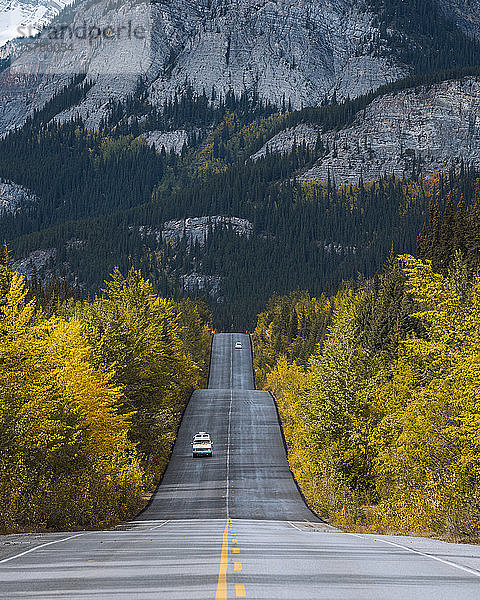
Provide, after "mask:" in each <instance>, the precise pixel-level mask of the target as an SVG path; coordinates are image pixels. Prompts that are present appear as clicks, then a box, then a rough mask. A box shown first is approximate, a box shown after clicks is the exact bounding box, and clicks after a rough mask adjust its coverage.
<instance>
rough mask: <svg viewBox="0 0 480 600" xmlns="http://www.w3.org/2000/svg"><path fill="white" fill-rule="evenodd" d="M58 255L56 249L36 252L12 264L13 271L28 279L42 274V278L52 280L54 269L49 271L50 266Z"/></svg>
mask: <svg viewBox="0 0 480 600" xmlns="http://www.w3.org/2000/svg"><path fill="white" fill-rule="evenodd" d="M56 255H57V250H56V249H55V248H46V249H44V250H35V251H34V252H31V253H30V254H29V255H28V256H26V257H25V258H21V259H19V260H16V261H15V262H13V263H12V269H13V270H14V271H17V273H21V274H22V275H25V276H26V277H32V276H33V275H34V274H38V273H40V274H41V275H42V278H44V279H50V278H51V277H53V269H52V270H51V269H49V268H48V266H49V264H50V263H51V262H52V261H54V259H55V257H56Z"/></svg>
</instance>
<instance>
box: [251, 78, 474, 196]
mask: <svg viewBox="0 0 480 600" xmlns="http://www.w3.org/2000/svg"><path fill="white" fill-rule="evenodd" d="M318 133H319V132H318V130H316V129H315V128H314V127H309V128H306V127H305V126H299V127H298V128H295V129H291V130H289V131H287V132H282V133H280V134H279V135H278V136H276V138H274V139H272V140H271V141H270V142H269V145H270V147H271V148H272V149H275V148H278V147H280V146H283V147H284V148H285V149H288V148H289V147H291V146H292V145H293V143H294V141H297V143H300V141H303V140H305V142H306V143H307V144H309V145H313V144H315V143H318V142H317V136H318ZM307 134H308V135H307ZM320 139H321V143H322V145H323V147H324V148H325V155H324V156H323V158H321V159H320V160H319V161H318V162H317V164H316V165H315V166H314V167H313V168H311V169H310V170H308V171H307V172H306V173H305V174H304V175H303V176H302V179H303V180H304V181H319V180H325V181H326V180H327V179H328V177H329V176H330V178H331V180H332V182H334V183H336V184H338V185H341V184H349V183H358V181H359V180H360V179H363V180H364V181H372V180H376V179H378V178H379V177H381V176H382V175H385V174H394V175H396V176H398V177H403V176H407V177H410V176H416V175H417V174H419V173H423V174H428V173H432V172H434V171H446V170H448V169H449V168H450V167H452V166H453V167H458V166H459V165H460V164H461V162H462V161H463V162H465V163H467V164H471V165H473V166H476V167H480V81H479V80H478V79H472V78H467V79H464V80H462V81H450V82H444V83H441V84H438V85H434V86H431V87H421V88H416V89H411V90H407V91H404V92H401V93H398V94H389V95H386V96H383V97H381V98H378V99H377V100H375V101H374V102H372V103H371V104H370V105H369V106H368V107H367V108H366V110H365V111H364V112H363V111H362V112H361V113H360V114H358V115H357V118H356V119H355V121H354V123H353V124H352V125H351V126H350V127H347V128H346V129H342V130H340V131H328V132H326V133H324V134H322V135H321V136H320ZM263 151H264V150H263ZM259 154H261V153H259Z"/></svg>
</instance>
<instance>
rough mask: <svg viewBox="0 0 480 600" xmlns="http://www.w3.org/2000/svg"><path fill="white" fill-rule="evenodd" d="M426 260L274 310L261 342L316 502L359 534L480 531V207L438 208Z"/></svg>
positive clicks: (299, 472)
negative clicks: (479, 436)
mask: <svg viewBox="0 0 480 600" xmlns="http://www.w3.org/2000/svg"><path fill="white" fill-rule="evenodd" d="M430 217H431V218H430V223H431V224H430V226H429V227H428V228H425V229H424V231H423V233H422V235H421V236H420V237H419V241H418V255H419V256H421V258H418V259H417V258H414V257H412V256H410V255H401V256H398V257H396V256H394V255H391V256H390V259H389V260H388V261H387V262H386V264H385V266H384V269H383V271H382V272H380V273H378V274H377V275H375V277H373V278H371V279H368V280H361V279H360V280H357V281H354V282H351V283H350V284H349V285H344V286H343V288H342V289H341V290H340V291H338V292H337V293H336V294H335V295H331V296H326V295H322V296H320V297H318V298H312V297H310V295H309V294H308V293H307V292H299V291H298V292H294V293H291V294H290V295H289V296H285V297H276V298H272V300H271V301H270V303H269V305H268V307H267V310H266V311H265V312H264V313H262V314H261V315H260V316H259V320H258V324H257V327H256V329H255V333H254V343H255V348H256V368H257V378H258V381H259V382H260V383H262V384H263V385H264V386H265V387H266V388H267V389H269V390H271V391H272V392H273V394H274V396H275V398H276V400H277V403H278V406H279V410H280V414H281V418H282V421H283V426H284V431H285V436H286V439H287V444H288V448H289V461H290V465H291V468H292V470H293V472H294V473H295V476H296V477H297V480H298V481H299V483H300V485H301V487H302V489H303V491H304V493H305V495H306V497H307V499H308V500H309V502H310V504H311V505H312V506H313V507H314V508H315V509H316V510H317V512H318V513H320V514H321V515H322V516H324V517H326V518H329V519H331V520H332V521H334V522H337V523H339V524H340V525H343V526H345V527H347V528H352V527H353V528H354V529H357V530H367V531H379V532H385V531H391V530H395V531H401V532H404V533H409V532H417V533H423V534H425V533H427V534H430V533H435V534H441V535H444V536H448V537H450V538H470V539H477V538H478V536H479V533H480V530H479V517H480V505H479V502H478V498H479V493H480V484H479V473H478V468H479V467H478V450H479V449H478V423H479V418H480V413H479V407H478V397H479V392H480V389H479V382H480V379H479V376H478V373H479V357H480V345H479V344H480V329H479V323H480V314H479V306H480V302H479V301H480V272H479V264H478V255H479V254H478V240H479V237H478V233H477V230H478V222H479V221H478V204H472V205H470V206H469V207H468V208H467V207H466V206H465V204H464V200H463V197H462V195H461V194H455V195H452V194H448V197H447V202H446V204H445V206H444V207H443V208H440V207H439V203H438V202H433V203H432V205H431V215H430Z"/></svg>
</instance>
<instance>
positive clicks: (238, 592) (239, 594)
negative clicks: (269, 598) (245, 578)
mask: <svg viewBox="0 0 480 600" xmlns="http://www.w3.org/2000/svg"><path fill="white" fill-rule="evenodd" d="M246 595H247V594H246V592H245V586H244V585H243V583H236V584H235V597H236V598H245V596H246Z"/></svg>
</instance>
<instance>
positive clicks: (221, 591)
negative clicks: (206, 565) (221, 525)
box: [215, 519, 230, 600]
mask: <svg viewBox="0 0 480 600" xmlns="http://www.w3.org/2000/svg"><path fill="white" fill-rule="evenodd" d="M229 523H230V520H229V519H227V524H226V525H225V529H224V531H223V540H222V552H221V554H220V571H219V572H218V583H217V592H216V594H215V600H227V567H228V525H229Z"/></svg>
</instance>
